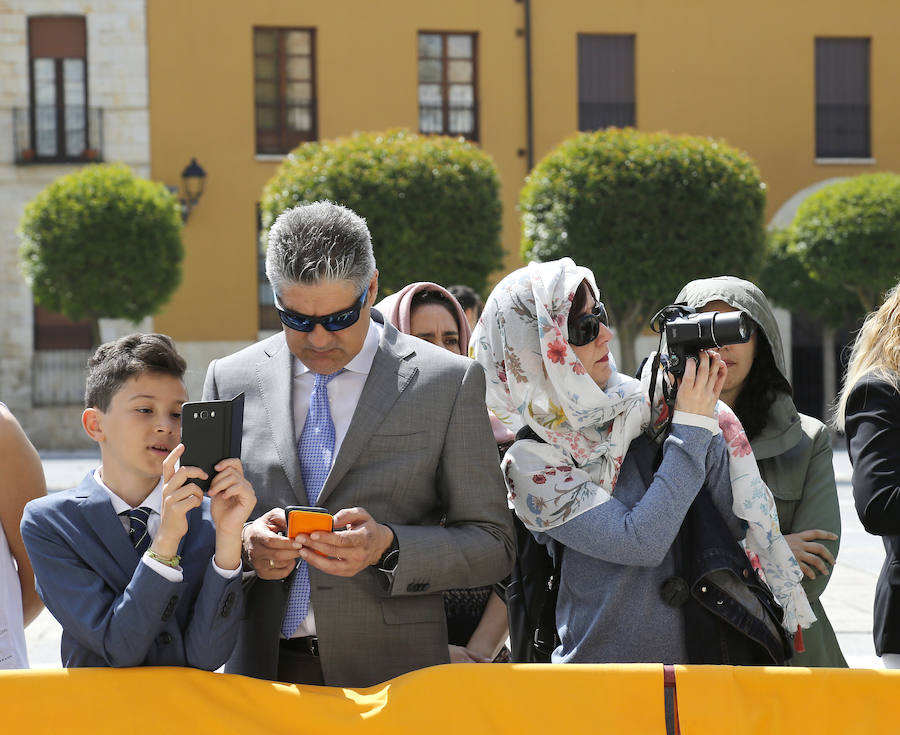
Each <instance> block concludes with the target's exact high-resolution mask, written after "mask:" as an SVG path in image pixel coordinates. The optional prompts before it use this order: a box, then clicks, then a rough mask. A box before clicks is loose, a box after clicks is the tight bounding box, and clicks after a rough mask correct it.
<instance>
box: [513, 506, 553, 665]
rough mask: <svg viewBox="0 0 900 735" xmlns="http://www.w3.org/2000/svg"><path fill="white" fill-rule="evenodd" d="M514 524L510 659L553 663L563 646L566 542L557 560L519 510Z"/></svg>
mask: <svg viewBox="0 0 900 735" xmlns="http://www.w3.org/2000/svg"><path fill="white" fill-rule="evenodd" d="M511 512H512V516H513V527H514V528H515V538H516V561H515V564H514V565H513V570H512V573H511V574H510V576H509V581H508V584H507V586H506V595H505V596H506V612H507V616H508V618H509V644H510V646H509V647H510V655H509V659H510V661H511V662H512V663H526V664H527V663H549V662H550V654H551V653H553V649H555V648H556V647H557V646H558V645H559V635H558V634H557V632H556V599H557V596H558V594H559V574H560V568H561V566H562V545H560V544H556V545H555V550H556V562H555V563H554V560H553V557H552V556H551V555H550V553H549V551H548V550H547V547H546V546H545V545H544V544H541V543H539V542H538V541H537V540H536V539H535V538H534V536H533V535H532V534H531V531H529V530H528V529H527V528H526V527H525V524H524V523H522V521H521V520H519V517H518V516H517V515H516V514H515V511H511Z"/></svg>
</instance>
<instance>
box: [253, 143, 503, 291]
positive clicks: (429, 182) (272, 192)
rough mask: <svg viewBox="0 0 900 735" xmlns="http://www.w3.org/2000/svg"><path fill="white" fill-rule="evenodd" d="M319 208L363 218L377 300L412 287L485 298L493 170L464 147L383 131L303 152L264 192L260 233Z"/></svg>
mask: <svg viewBox="0 0 900 735" xmlns="http://www.w3.org/2000/svg"><path fill="white" fill-rule="evenodd" d="M321 199H328V200H330V201H333V202H336V203H338V204H343V205H345V206H347V207H349V208H350V209H352V210H354V211H355V212H356V213H357V214H359V215H360V216H362V217H365V219H366V221H367V223H368V226H369V230H370V232H371V233H372V246H373V248H374V250H375V260H376V262H377V263H378V270H379V273H380V278H379V281H380V288H381V292H382V294H390V293H393V292H394V291H396V290H398V289H400V288H402V287H403V286H405V285H406V284H407V283H411V282H413V281H435V282H437V283H441V284H448V283H466V284H468V285H470V286H472V287H473V288H474V289H475V290H476V291H484V289H485V287H486V286H487V282H488V276H489V274H490V273H491V271H493V270H495V269H496V268H498V267H500V265H501V263H502V256H503V251H502V248H501V245H500V227H501V204H500V182H499V177H498V175H497V170H496V167H495V166H494V163H493V161H491V159H490V158H489V157H488V156H487V154H485V153H484V152H483V151H481V150H480V149H479V148H478V147H477V146H475V145H473V144H472V143H468V142H466V141H465V140H462V139H455V138H446V137H439V136H421V135H416V134H413V133H410V132H408V131H406V130H389V131H386V132H376V133H357V134H355V135H353V136H351V137H349V138H341V139H337V140H330V141H320V142H317V143H305V144H303V145H301V146H300V147H298V148H297V149H296V150H294V151H293V152H292V153H291V154H290V155H289V156H288V157H287V158H286V159H285V160H284V162H283V163H282V164H281V166H280V167H279V168H278V171H277V172H276V173H275V175H274V176H273V177H272V179H271V180H270V181H269V182H268V184H267V185H266V187H265V189H264V191H263V199H262V220H263V227H264V229H266V230H267V229H268V228H269V227H270V226H271V225H272V223H273V222H274V221H275V218H276V217H277V216H278V215H279V214H280V213H281V212H283V211H284V210H285V209H288V208H290V207H294V206H297V205H299V204H305V203H309V202H314V201H318V200H321Z"/></svg>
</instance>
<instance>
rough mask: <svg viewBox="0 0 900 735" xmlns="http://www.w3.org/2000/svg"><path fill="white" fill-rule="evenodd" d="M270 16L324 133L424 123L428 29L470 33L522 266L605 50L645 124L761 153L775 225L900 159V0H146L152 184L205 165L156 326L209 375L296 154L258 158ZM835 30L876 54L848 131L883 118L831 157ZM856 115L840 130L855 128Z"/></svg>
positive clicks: (483, 130)
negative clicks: (804, 201)
mask: <svg viewBox="0 0 900 735" xmlns="http://www.w3.org/2000/svg"><path fill="white" fill-rule="evenodd" d="M255 29H256V30H259V29H270V30H271V29H282V30H284V29H300V30H304V31H311V34H309V38H310V39H311V42H310V43H309V46H308V48H307V47H304V48H305V49H306V50H304V51H302V52H298V53H302V54H306V55H307V57H308V58H307V60H306V61H303V62H302V64H301V62H297V60H296V59H294V61H291V60H290V59H289V60H288V62H287V63H288V65H289V66H290V65H291V64H292V63H294V62H296V63H297V65H298V66H297V68H300V67H301V66H302V68H303V69H306V71H298V72H296V74H299V75H300V77H303V78H307V77H304V75H307V74H308V79H307V81H308V82H309V83H311V84H312V88H313V89H314V96H315V99H314V105H312V107H310V108H309V109H308V110H307V111H306V112H308V113H309V114H311V115H312V116H313V118H312V119H313V125H312V127H313V131H314V136H313V137H315V138H317V139H329V138H335V137H339V136H345V135H349V134H351V133H353V132H354V131H368V130H379V129H386V128H391V127H407V128H409V129H411V130H419V129H420V124H421V120H422V118H421V112H420V108H419V104H420V99H421V98H422V95H423V91H422V79H421V78H420V75H421V74H422V73H423V72H422V69H423V68H424V67H423V66H422V63H421V61H420V58H419V57H420V54H421V34H423V33H425V34H433V35H436V36H437V35H442V34H444V35H446V34H450V35H454V34H457V35H459V34H462V35H466V36H471V38H472V39H474V53H473V56H472V58H471V59H470V61H471V68H473V69H474V72H473V74H474V78H473V80H472V84H471V85H470V86H471V87H472V88H473V90H474V99H475V109H476V111H477V138H476V139H477V141H478V143H479V145H480V146H481V147H482V148H483V149H484V150H485V151H486V152H487V153H489V154H490V155H491V157H492V158H493V160H494V161H495V163H496V164H497V167H498V169H499V172H500V177H501V185H502V198H503V206H504V215H503V245H504V248H505V251H506V254H507V255H506V261H505V265H506V267H507V268H509V269H512V268H514V267H517V266H518V265H520V264H521V259H520V256H519V240H520V232H519V219H518V212H517V209H516V203H517V200H518V194H519V191H520V189H521V187H522V184H523V182H524V178H525V176H526V175H527V173H528V170H529V165H530V163H533V162H537V161H539V160H540V159H541V157H543V156H544V155H546V154H547V153H548V152H549V151H550V150H551V149H552V148H554V147H555V146H556V145H557V144H558V143H559V142H560V141H562V140H563V139H564V138H566V137H567V136H569V135H571V134H573V133H574V132H576V131H577V130H578V129H579V124H584V112H583V110H585V109H588V108H590V104H587V103H590V102H591V100H587V102H586V95H587V94H589V89H590V88H592V81H591V80H592V76H591V69H590V68H587V67H585V68H582V69H581V71H579V65H582V66H583V63H584V58H587V57H588V56H589V55H590V54H594V56H591V57H590V58H603V59H614V64H613V65H614V66H617V65H622V66H623V68H624V67H627V68H626V69H625V71H624V72H622V73H618V72H616V74H614V75H613V76H614V77H615V79H614V80H613V81H614V83H613V82H610V84H607V85H606V86H605V87H604V85H602V84H601V85H600V87H599V90H600V91H599V92H597V90H594V91H595V92H596V94H597V95H599V97H603V95H607V96H608V95H609V94H612V99H611V103H610V104H611V105H612V106H613V107H616V106H618V107H617V109H618V108H622V109H627V110H630V113H629V114H630V115H631V118H630V119H631V121H632V122H633V124H634V125H635V126H636V127H638V128H639V129H641V130H645V131H656V130H667V131H670V132H673V133H690V134H694V135H709V136H714V137H717V138H723V139H725V140H726V141H727V142H728V143H729V144H731V145H733V146H736V147H738V148H740V149H742V150H745V151H746V152H747V153H748V154H749V155H750V156H751V157H752V158H753V160H754V161H755V162H756V164H757V165H758V167H759V169H760V172H761V174H762V178H763V180H764V181H765V182H766V184H767V186H768V218H769V219H771V218H772V217H774V216H775V215H776V213H778V212H779V210H781V209H782V208H784V207H785V205H786V203H788V202H789V201H790V200H791V199H792V197H794V196H795V195H796V194H797V193H798V192H802V191H804V190H806V189H808V188H810V187H814V186H816V185H817V184H818V183H820V182H823V181H826V180H829V179H833V178H836V177H842V176H852V175H856V174H859V173H866V172H872V171H876V170H879V171H880V170H900V130H898V129H897V126H896V121H897V120H898V119H900V95H897V94H896V90H895V88H894V87H895V84H894V80H895V78H896V74H897V72H898V70H900V5H897V4H895V3H888V2H884V0H857V2H855V3H853V4H848V3H846V2H845V1H844V0H817V2H815V3H810V2H804V3H782V2H775V0H759V2H756V3H749V4H748V3H722V2H715V1H714V0H684V1H683V2H679V3H671V2H664V1H663V0H631V1H630V2H627V3H622V2H618V3H614V2H606V1H604V0H530V1H520V0H453V2H439V1H438V0H383V1H382V2H372V1H371V0H334V2H331V3H313V2H306V1H304V0H254V2H251V3H245V2H221V0H189V2H176V0H147V34H148V35H147V38H148V59H149V64H148V72H149V90H150V149H151V177H152V178H154V179H156V180H159V181H163V182H164V183H167V184H170V185H177V184H178V183H179V175H180V172H181V170H182V169H183V168H184V166H185V165H186V164H187V162H188V161H190V159H191V158H192V157H194V158H196V159H197V160H198V161H199V162H200V164H201V165H202V166H203V168H204V169H205V171H206V173H207V177H206V186H205V191H204V194H203V197H202V199H201V200H200V202H199V203H198V205H197V206H196V207H195V208H194V209H193V211H192V212H191V214H190V218H189V220H188V222H187V224H186V226H185V231H184V240H185V246H186V260H185V264H184V278H183V282H182V285H181V287H180V288H179V290H178V291H177V293H176V294H175V296H174V298H173V299H172V301H171V302H170V303H169V304H168V305H167V306H166V307H165V309H164V310H163V311H162V312H161V313H160V314H159V315H157V317H156V318H155V320H154V328H155V329H157V330H159V331H162V332H166V333H168V334H170V335H172V336H173V337H174V338H175V339H176V340H177V341H178V343H179V345H180V346H183V347H184V346H186V347H185V349H186V352H187V354H188V355H189V359H190V358H191V357H192V358H193V360H192V361H193V362H194V363H195V364H196V365H195V366H196V369H197V370H201V371H202V369H203V368H204V367H205V365H204V364H203V360H204V359H208V358H211V357H215V356H217V354H224V352H225V351H228V350H229V349H230V348H232V347H234V346H235V345H238V344H246V343H248V342H250V341H253V340H255V339H256V338H257V336H258V334H259V300H260V299H259V283H258V262H257V249H256V232H257V230H256V228H257V220H256V204H257V202H258V201H259V199H260V192H261V190H262V188H263V186H264V184H265V183H266V181H267V180H268V179H269V178H270V177H271V176H272V174H273V173H274V171H275V169H276V167H277V166H278V162H279V160H281V158H282V155H281V154H278V153H276V154H271V153H259V152H257V151H258V132H257V122H258V119H257V104H256V103H257V102H258V101H259V100H258V99H257V98H258V96H259V94H260V92H259V90H260V81H259V75H260V71H259V65H258V64H257V63H255V57H256V58H257V60H258V57H259V54H260V46H259V43H260V42H259V40H258V39H259V38H260V37H265V36H266V34H265V33H263V34H262V36H258V35H256V34H255ZM609 38H612V39H614V40H616V39H617V43H618V41H621V42H622V43H621V44H619V46H616V47H615V48H613V47H612V46H609V44H607V40H608V39H609ZM255 39H256V40H255ZM817 39H818V40H817ZM833 40H837V41H839V42H843V41H844V40H846V41H847V42H848V43H849V45H850V46H849V53H850V54H851V56H850V58H851V59H855V60H857V61H858V64H857V61H854V64H857V66H858V68H857V67H856V66H854V67H853V69H854V70H855V71H854V74H855V76H852V78H851V79H849V81H847V80H843V81H842V79H837V81H836V82H835V85H836V88H837V89H838V93H835V94H837V95H838V97H840V94H839V92H840V90H841V89H846V88H849V87H852V88H853V89H854V90H856V92H852V93H851V94H850V97H851V98H852V99H849V102H848V103H847V104H848V105H849V106H850V107H852V108H853V109H852V110H851V111H850V112H849V113H847V114H849V115H850V118H851V119H850V122H849V123H847V125H850V127H851V128H853V126H856V127H860V126H863V127H866V131H865V132H866V134H867V136H868V137H867V138H866V140H865V141H863V142H861V143H860V145H861V146H862V147H861V148H859V149H858V150H859V151H861V153H859V152H854V151H856V149H853V151H851V153H853V155H850V154H848V153H846V152H845V151H844V152H841V151H839V155H836V156H834V155H823V154H822V151H823V150H824V149H821V148H820V150H819V151H818V154H817V147H820V144H821V140H820V138H821V136H822V133H821V132H820V133H817V121H819V122H821V121H820V120H818V118H819V116H820V115H821V114H822V113H821V112H819V111H817V105H819V106H820V107H821V105H822V103H823V101H824V102H825V103H834V104H832V108H834V109H837V108H838V107H840V105H841V104H844V101H842V100H841V99H837V98H835V99H830V98H828V94H830V93H829V92H828V88H829V87H828V84H827V79H826V80H825V81H824V82H823V81H822V80H821V79H820V75H821V74H825V73H826V72H828V70H829V69H835V68H837V69H842V68H844V67H846V66H847V64H845V63H844V62H842V61H841V59H842V58H844V57H841V56H838V57H834V58H836V59H837V61H835V60H834V58H831V57H828V58H826V56H827V54H826V53H825V52H826V51H827V50H828V49H830V48H831V46H832V45H833V44H832V41H833ZM595 41H597V43H598V44H599V45H596V44H595V43H594V42H595ZM820 43H822V44H824V45H823V46H821V49H824V50H820V45H819V44H820ZM838 45H840V43H839V44H838ZM607 47H609V48H607ZM620 47H621V48H625V49H626V52H625V53H624V55H622V54H620V52H619V51H618V50H616V49H618V48H620ZM595 48H596V49H601V51H599V52H597V53H599V54H600V55H599V56H597V53H595V52H594V51H592V50H591V49H595ZM841 48H843V46H841ZM602 49H607V50H606V51H603V50H602ZM609 49H612V50H609ZM607 52H608V53H607ZM603 54H607V55H606V56H603ZM609 54H613V56H609ZM616 54H618V55H616ZM829 58H831V61H829ZM829 64H830V66H829ZM255 69H256V71H254V70H255ZM823 69H824V70H825V71H824V72H823V71H822V70H823ZM828 73H834V72H828ZM838 76H840V75H838ZM616 80H618V81H616ZM623 80H624V81H623ZM860 80H862V81H860ZM298 84H299V83H298ZM623 84H624V85H625V87H626V88H623V87H622V85H623ZM823 85H824V86H823ZM301 86H302V85H301ZM863 87H866V89H863ZM298 88H299V87H298ZM610 89H612V90H613V92H611V93H610V92H609V90H610ZM623 89H624V91H623ZM823 89H824V90H825V92H823V91H822V90H823ZM586 90H588V91H586ZM604 90H606V91H604ZM817 90H818V91H817ZM857 93H858V96H859V99H857V98H856V97H854V94H857ZM461 94H462V95H463V97H465V95H467V94H469V92H468V91H466V90H462V92H461ZM591 94H593V93H591ZM599 97H598V99H599ZM629 97H630V99H628V98H629ZM466 99H468V98H466ZM607 102H610V101H609V100H607ZM583 103H584V104H583ZM598 104H599V107H596V109H601V108H603V104H605V103H603V100H602V99H601V100H600V103H598ZM607 107H610V105H607ZM591 109H593V108H591ZM603 109H606V108H603ZM823 109H824V108H823ZM848 109H849V108H848ZM306 112H305V113H304V115H305V114H306ZM529 113H530V114H529ZM838 113H840V114H843V113H842V112H841V110H838ZM842 120H843V118H841V119H838V120H837V122H834V121H832V128H834V129H836V130H837V129H839V130H844V128H842V127H841V125H844V123H843V122H842ZM845 127H846V126H845ZM854 129H855V128H854ZM817 136H818V138H817ZM826 152H827V151H826ZM788 208H789V207H788ZM498 275H500V274H498ZM192 367H193V366H192ZM201 377H202V376H201Z"/></svg>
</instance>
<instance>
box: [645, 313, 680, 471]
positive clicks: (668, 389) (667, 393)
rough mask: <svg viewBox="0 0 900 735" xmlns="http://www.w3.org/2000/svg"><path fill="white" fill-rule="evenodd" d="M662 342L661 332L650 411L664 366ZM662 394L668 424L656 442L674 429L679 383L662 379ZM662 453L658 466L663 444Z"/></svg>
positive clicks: (654, 437) (651, 371)
mask: <svg viewBox="0 0 900 735" xmlns="http://www.w3.org/2000/svg"><path fill="white" fill-rule="evenodd" d="M662 341H663V333H662V330H660V333H659V344H658V345H657V347H656V354H655V355H654V356H653V362H652V363H651V365H650V390H649V398H650V409H651V411H652V410H653V399H654V397H655V396H656V378H657V376H658V375H659V369H660V367H661V366H662ZM661 382H662V394H663V400H664V401H665V403H666V406H668V409H669V410H668V412H667V416H666V422H665V424H663V425H662V426H661V427H660V428H659V430H658V431H657V432H656V433H655V434H654V435H653V439H654V441H655V440H657V439H659V437H661V436H662V437H665V436H667V435H668V433H669V431H670V430H671V428H672V418H673V416H674V414H675V398H676V397H677V396H678V383H675V384H673V385H671V386H670V385H669V381H668V380H666V379H665V376H664V377H663V379H662V381H661ZM659 449H660V452H659V457H658V461H657V463H656V464H657V466H658V465H659V461H661V460H662V443H660V447H659Z"/></svg>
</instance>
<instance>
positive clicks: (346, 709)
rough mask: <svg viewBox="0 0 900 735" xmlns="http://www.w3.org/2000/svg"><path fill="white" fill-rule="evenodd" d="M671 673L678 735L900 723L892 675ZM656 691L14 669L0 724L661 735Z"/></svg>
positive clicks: (39, 728) (551, 670)
mask: <svg viewBox="0 0 900 735" xmlns="http://www.w3.org/2000/svg"><path fill="white" fill-rule="evenodd" d="M674 671H675V685H676V691H677V708H678V720H679V726H680V732H681V735H709V734H713V735H718V734H719V733H727V734H728V735H744V734H745V733H746V734H747V735H749V734H750V733H754V735H758V734H760V733H762V734H763V735H774V734H775V733H786V734H788V735H797V733H802V732H814V733H815V734H816V735H831V734H833V735H853V734H855V733H860V735H862V734H863V733H865V734H866V735H868V734H869V733H887V732H893V731H894V728H896V727H898V721H900V672H892V671H872V670H867V669H853V670H845V669H802V668H754V667H733V666H676V667H674ZM669 681H670V685H671V677H669ZM663 687H664V676H663V667H662V666H661V665H652V664H630V665H612V664H608V665H596V666H588V665H562V666H551V665H531V666H523V665H515V664H512V665H499V664H495V665H491V666H486V665H476V664H468V665H463V664H457V665H453V666H435V667H433V668H430V669H423V670H421V671H414V672H412V673H410V674H406V675H405V676H400V677H397V678H396V679H392V680H391V681H389V682H386V683H384V684H381V685H379V686H374V687H369V688H368V689H342V688H338V687H314V686H295V685H290V684H279V683H275V682H268V681H260V680H258V679H250V678H247V677H243V676H232V675H228V674H210V673H207V672H205V671H197V670H195V669H179V668H137V669H70V670H64V669H63V670H60V669H54V670H47V671H8V672H0V723H2V732H3V733H10V734H11V735H12V734H16V735H18V734H19V733H22V734H24V735H43V734H44V733H46V734H47V735H51V734H52V735H73V734H74V735H81V733H90V735H169V733H182V732H184V733H190V734H191V735H206V734H207V733H208V734H209V735H226V734H227V733H235V734H236V735H254V734H255V733H259V734H260V735H281V734H283V733H284V734H286V733H314V734H315V735H322V734H323V733H328V734H329V735H337V734H338V733H343V732H348V731H352V732H355V733H381V732H385V733H390V734H391V735H398V734H399V733H410V732H415V733H420V732H421V733H424V734H425V735H441V734H443V733H447V734H448V735H461V734H464V735H470V733H490V734H491V735H497V734H498V733H503V734H505V733H516V734H517V735H518V734H520V733H540V734H541V735H557V734H561V735H572V734H573V733H582V732H584V733H590V734H591V735H600V734H601V733H602V734H604V735H606V734H607V733H623V734H625V735H645V734H646V735H662V734H663V733H665V732H666V727H665V715H664V705H663Z"/></svg>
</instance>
